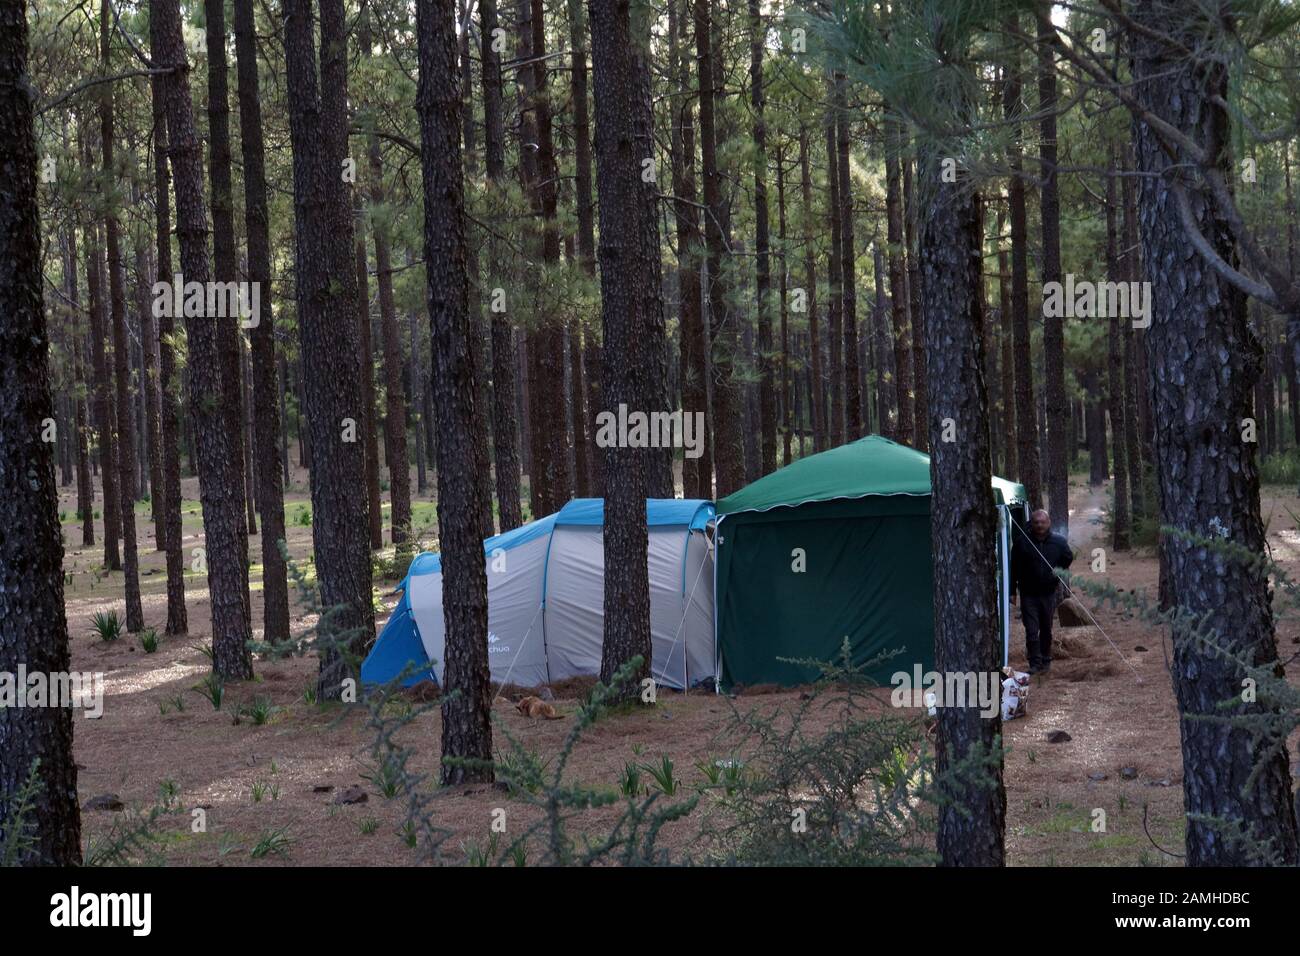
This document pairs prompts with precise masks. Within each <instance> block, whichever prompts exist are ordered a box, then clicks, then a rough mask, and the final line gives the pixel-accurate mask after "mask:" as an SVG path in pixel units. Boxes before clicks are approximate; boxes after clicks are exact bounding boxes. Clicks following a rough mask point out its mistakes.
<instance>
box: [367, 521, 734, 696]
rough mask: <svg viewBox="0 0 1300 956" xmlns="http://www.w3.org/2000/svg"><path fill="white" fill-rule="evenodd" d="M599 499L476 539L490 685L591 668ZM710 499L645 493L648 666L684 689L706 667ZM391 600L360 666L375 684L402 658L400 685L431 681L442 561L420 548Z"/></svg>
mask: <svg viewBox="0 0 1300 956" xmlns="http://www.w3.org/2000/svg"><path fill="white" fill-rule="evenodd" d="M604 514H605V503H604V501H603V499H600V498H577V499H574V500H573V501H570V502H569V503H568V504H567V505H565V506H564V507H563V508H561V509H560V510H559V511H558V512H557V513H555V514H553V515H547V516H546V517H545V518H539V519H538V520H536V521H532V522H529V523H528V524H526V525H524V526H523V527H521V528H516V529H514V530H513V531H507V532H506V533H504V534H499V535H496V536H495V537H492V538H488V539H487V540H486V541H485V542H483V554H484V561H485V562H486V566H487V578H488V663H489V665H490V668H491V673H492V680H493V681H494V682H496V683H499V684H505V683H510V684H516V685H519V686H523V687H534V686H538V685H541V684H548V683H550V682H552V681H557V680H562V679H564V678H566V677H574V676H579V675H595V674H599V673H600V656H601V646H602V642H603V638H604V617H605V612H604V607H605V552H604V541H603V524H604ZM712 518H713V504H712V502H708V501H698V500H693V499H681V498H651V499H648V500H647V501H646V523H647V526H648V529H649V545H648V550H647V560H648V563H649V572H650V635H651V646H652V651H653V661H652V663H651V675H652V676H653V677H654V679H655V681H656V682H657V683H658V684H660V685H662V686H665V687H673V688H678V689H682V688H687V687H692V686H694V685H696V684H698V683H700V682H701V681H703V680H706V679H709V678H713V677H715V676H716V667H715V655H714V635H713V552H712V547H713V545H712V542H711V541H710V540H709V537H708V535H707V534H705V533H704V531H705V527H706V525H707V524H708V522H709V521H710V520H711V519H712ZM400 590H401V591H402V598H401V600H400V601H399V602H398V605H397V607H396V608H395V609H394V610H393V613H392V616H391V617H390V618H389V619H388V623H387V624H386V625H385V626H384V629H383V631H382V632H380V635H379V639H378V640H377V641H376V642H375V646H374V648H373V649H372V650H371V652H370V655H369V656H368V657H367V658H366V660H365V663H364V664H362V667H361V679H362V681H363V682H366V683H386V682H388V681H390V680H392V679H393V678H395V677H397V675H399V674H401V673H402V671H403V670H405V669H406V668H407V666H408V665H409V664H412V663H414V664H415V665H417V672H416V673H415V674H414V676H411V677H409V678H408V679H407V680H406V681H405V683H407V684H413V683H416V682H418V681H420V680H424V679H425V678H427V677H430V676H432V677H433V678H434V679H435V680H437V681H438V682H439V683H441V682H442V658H443V643H444V637H445V633H444V623H443V615H442V561H441V558H440V557H439V555H437V554H429V553H426V554H421V555H419V556H418V557H417V558H416V559H415V560H414V561H413V562H412V563H411V569H410V571H409V572H408V573H407V575H406V578H405V580H403V581H402V584H401V585H400Z"/></svg>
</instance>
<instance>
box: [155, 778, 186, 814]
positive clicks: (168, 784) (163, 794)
mask: <svg viewBox="0 0 1300 956" xmlns="http://www.w3.org/2000/svg"><path fill="white" fill-rule="evenodd" d="M180 795H181V788H180V786H179V785H178V784H177V783H176V781H175V780H172V779H171V778H168V779H166V780H163V781H161V782H160V783H159V784H158V796H159V799H160V800H161V801H162V807H163V809H164V810H173V809H175V805H176V800H177V799H178V798H179V797H180Z"/></svg>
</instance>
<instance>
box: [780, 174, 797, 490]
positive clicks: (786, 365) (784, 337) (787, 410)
mask: <svg viewBox="0 0 1300 956" xmlns="http://www.w3.org/2000/svg"><path fill="white" fill-rule="evenodd" d="M776 230H777V231H776V237H777V247H778V249H779V250H780V252H779V253H778V256H777V268H778V270H779V275H780V279H779V280H778V283H777V301H778V302H779V303H780V316H781V390H780V399H781V400H780V418H781V464H782V465H783V466H784V465H788V464H790V462H791V461H792V460H793V459H792V457H791V453H792V449H791V441H792V439H793V437H794V436H793V434H792V432H793V430H794V409H793V407H792V405H793V401H794V396H793V394H792V392H791V388H790V315H789V308H788V306H787V302H788V299H787V296H788V294H789V278H790V270H789V268H788V264H787V260H786V219H785V154H784V151H783V150H781V149H778V150H777V151H776Z"/></svg>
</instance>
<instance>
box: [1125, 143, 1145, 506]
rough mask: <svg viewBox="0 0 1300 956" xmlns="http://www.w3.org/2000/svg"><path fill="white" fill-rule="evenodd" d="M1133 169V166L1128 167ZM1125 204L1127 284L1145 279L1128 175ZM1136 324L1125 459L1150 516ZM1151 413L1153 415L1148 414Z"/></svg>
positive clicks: (1129, 358)
mask: <svg viewBox="0 0 1300 956" xmlns="http://www.w3.org/2000/svg"><path fill="white" fill-rule="evenodd" d="M1125 166H1126V167H1129V166H1131V164H1130V163H1126V164H1125ZM1120 197H1121V200H1122V201H1123V204H1124V250H1123V256H1122V260H1123V275H1124V279H1125V281H1127V282H1140V281H1141V280H1142V262H1141V248H1140V247H1139V239H1138V217H1137V184H1136V183H1135V182H1134V180H1133V177H1131V176H1125V177H1124V180H1123V182H1122V183H1121V188H1120ZM1145 334H1146V333H1144V332H1138V331H1137V330H1136V329H1134V328H1133V323H1132V322H1125V323H1124V371H1125V375H1124V397H1125V398H1124V401H1125V406H1126V408H1127V411H1128V415H1127V417H1126V418H1125V420H1124V444H1125V446H1126V448H1125V453H1126V454H1125V458H1126V459H1127V461H1128V472H1129V506H1130V509H1131V511H1132V514H1133V517H1134V518H1135V519H1136V518H1138V517H1139V516H1141V517H1146V516H1147V514H1148V508H1149V503H1148V502H1147V500H1146V497H1147V496H1146V475H1147V472H1146V468H1145V467H1144V465H1143V462H1144V461H1149V460H1150V459H1149V457H1148V456H1147V453H1146V449H1145V447H1144V443H1143V438H1142V424H1141V423H1142V418H1143V412H1142V409H1143V408H1148V409H1149V407H1150V397H1149V396H1150V388H1149V385H1148V382H1149V381H1150V380H1149V378H1148V377H1147V374H1146V347H1145V345H1144V343H1143V341H1142V336H1144V335H1145ZM1148 413H1149V412H1148Z"/></svg>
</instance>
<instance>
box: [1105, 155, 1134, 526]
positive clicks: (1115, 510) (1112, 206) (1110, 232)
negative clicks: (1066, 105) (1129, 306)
mask: <svg viewBox="0 0 1300 956" xmlns="http://www.w3.org/2000/svg"><path fill="white" fill-rule="evenodd" d="M1110 171H1111V175H1110V176H1108V177H1107V178H1106V277H1107V278H1108V279H1109V280H1110V281H1111V282H1123V281H1125V277H1124V267H1123V265H1122V264H1121V262H1120V255H1119V238H1120V237H1119V225H1118V199H1117V196H1116V192H1117V190H1116V188H1115V175H1114V174H1115V173H1116V172H1118V169H1117V167H1116V163H1115V159H1114V154H1113V153H1112V155H1111V161H1110ZM1122 325H1131V323H1129V322H1128V321H1127V320H1125V319H1122V318H1121V317H1120V316H1117V315H1112V316H1111V317H1110V329H1109V335H1108V336H1107V339H1106V346H1107V348H1106V366H1107V382H1106V384H1107V389H1106V408H1107V411H1108V412H1109V414H1110V433H1111V454H1112V455H1113V456H1114V461H1115V478H1114V485H1113V486H1112V489H1113V492H1114V505H1113V506H1112V510H1111V539H1110V542H1111V547H1113V548H1114V549H1115V550H1116V551H1127V550H1128V548H1129V529H1130V527H1131V526H1132V523H1133V521H1132V514H1131V512H1130V510H1129V491H1128V480H1129V474H1128V430H1127V429H1128V417H1129V409H1131V408H1132V406H1131V405H1126V404H1125V402H1126V396H1125V389H1126V387H1127V385H1126V383H1127V381H1128V375H1127V371H1126V370H1127V365H1126V364H1125V356H1124V333H1123V330H1122V328H1121V326H1122Z"/></svg>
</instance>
